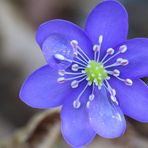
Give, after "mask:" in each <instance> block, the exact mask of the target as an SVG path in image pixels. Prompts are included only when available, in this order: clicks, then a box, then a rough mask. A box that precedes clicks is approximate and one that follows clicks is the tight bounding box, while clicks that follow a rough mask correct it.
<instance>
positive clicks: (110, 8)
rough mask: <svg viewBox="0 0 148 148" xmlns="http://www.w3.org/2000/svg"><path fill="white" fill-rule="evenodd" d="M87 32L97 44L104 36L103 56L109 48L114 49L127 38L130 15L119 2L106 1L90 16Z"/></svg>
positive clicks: (86, 27)
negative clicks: (101, 36) (100, 37)
mask: <svg viewBox="0 0 148 148" xmlns="http://www.w3.org/2000/svg"><path fill="white" fill-rule="evenodd" d="M85 31H86V33H87V34H88V36H89V37H90V39H91V41H92V42H93V43H94V44H96V43H98V38H99V36H100V35H103V44H102V48H101V50H103V51H101V54H102V53H104V50H106V49H107V48H111V47H112V48H113V47H114V46H116V45H117V44H119V43H121V42H123V41H125V40H126V38H127V33H128V15H127V12H126V10H125V9H124V7H123V6H122V5H121V4H120V3H119V2H117V1H112V0H108V1H104V2H102V3H100V4H99V5H97V6H96V7H95V8H94V9H93V10H92V12H91V13H90V14H89V16H88V19H87V22H86V26H85Z"/></svg>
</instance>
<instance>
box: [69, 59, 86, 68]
mask: <svg viewBox="0 0 148 148" xmlns="http://www.w3.org/2000/svg"><path fill="white" fill-rule="evenodd" d="M72 62H74V63H76V64H79V65H81V66H84V67H86V66H87V64H84V63H81V62H78V61H75V60H73V61H72Z"/></svg>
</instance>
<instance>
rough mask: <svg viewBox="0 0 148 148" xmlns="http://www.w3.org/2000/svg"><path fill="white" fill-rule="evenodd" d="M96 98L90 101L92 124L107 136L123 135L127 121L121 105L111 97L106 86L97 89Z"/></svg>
mask: <svg viewBox="0 0 148 148" xmlns="http://www.w3.org/2000/svg"><path fill="white" fill-rule="evenodd" d="M94 93H95V98H94V100H93V101H91V102H90V106H89V119H90V124H91V126H92V127H93V129H94V130H95V132H96V133H97V134H99V135H100V136H102V137H105V138H116V137H119V136H121V135H122V134H123V133H124V131H125V127H126V122H125V118H124V115H123V113H122V111H121V110H120V108H119V106H118V105H117V104H116V103H113V101H112V100H111V99H110V96H109V95H108V94H107V92H106V90H105V88H104V87H102V88H101V90H100V91H98V90H97V89H95V92H94Z"/></svg>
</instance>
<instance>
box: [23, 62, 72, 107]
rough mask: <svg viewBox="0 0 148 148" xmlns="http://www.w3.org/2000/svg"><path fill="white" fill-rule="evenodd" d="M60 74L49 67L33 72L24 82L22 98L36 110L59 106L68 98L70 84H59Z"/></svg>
mask: <svg viewBox="0 0 148 148" xmlns="http://www.w3.org/2000/svg"><path fill="white" fill-rule="evenodd" d="M57 78H58V74H57V72H55V70H53V69H51V68H50V67H49V66H47V65H46V66H43V67H41V68H40V69H38V70H36V71H35V72H33V73H32V74H31V75H30V76H29V77H28V78H27V80H26V81H25V82H24V84H23V86H22V88H21V91H20V98H21V100H22V101H23V102H25V103H26V104H28V105H29V106H31V107H34V108H49V107H55V106H59V105H61V104H62V103H63V100H64V99H66V98H67V94H68V93H69V89H70V88H69V83H65V84H58V83H57Z"/></svg>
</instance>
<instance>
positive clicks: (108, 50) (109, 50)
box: [107, 48, 115, 55]
mask: <svg viewBox="0 0 148 148" xmlns="http://www.w3.org/2000/svg"><path fill="white" fill-rule="evenodd" d="M114 52H115V50H114V49H113V48H108V49H107V53H108V54H109V55H113V54H114Z"/></svg>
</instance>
